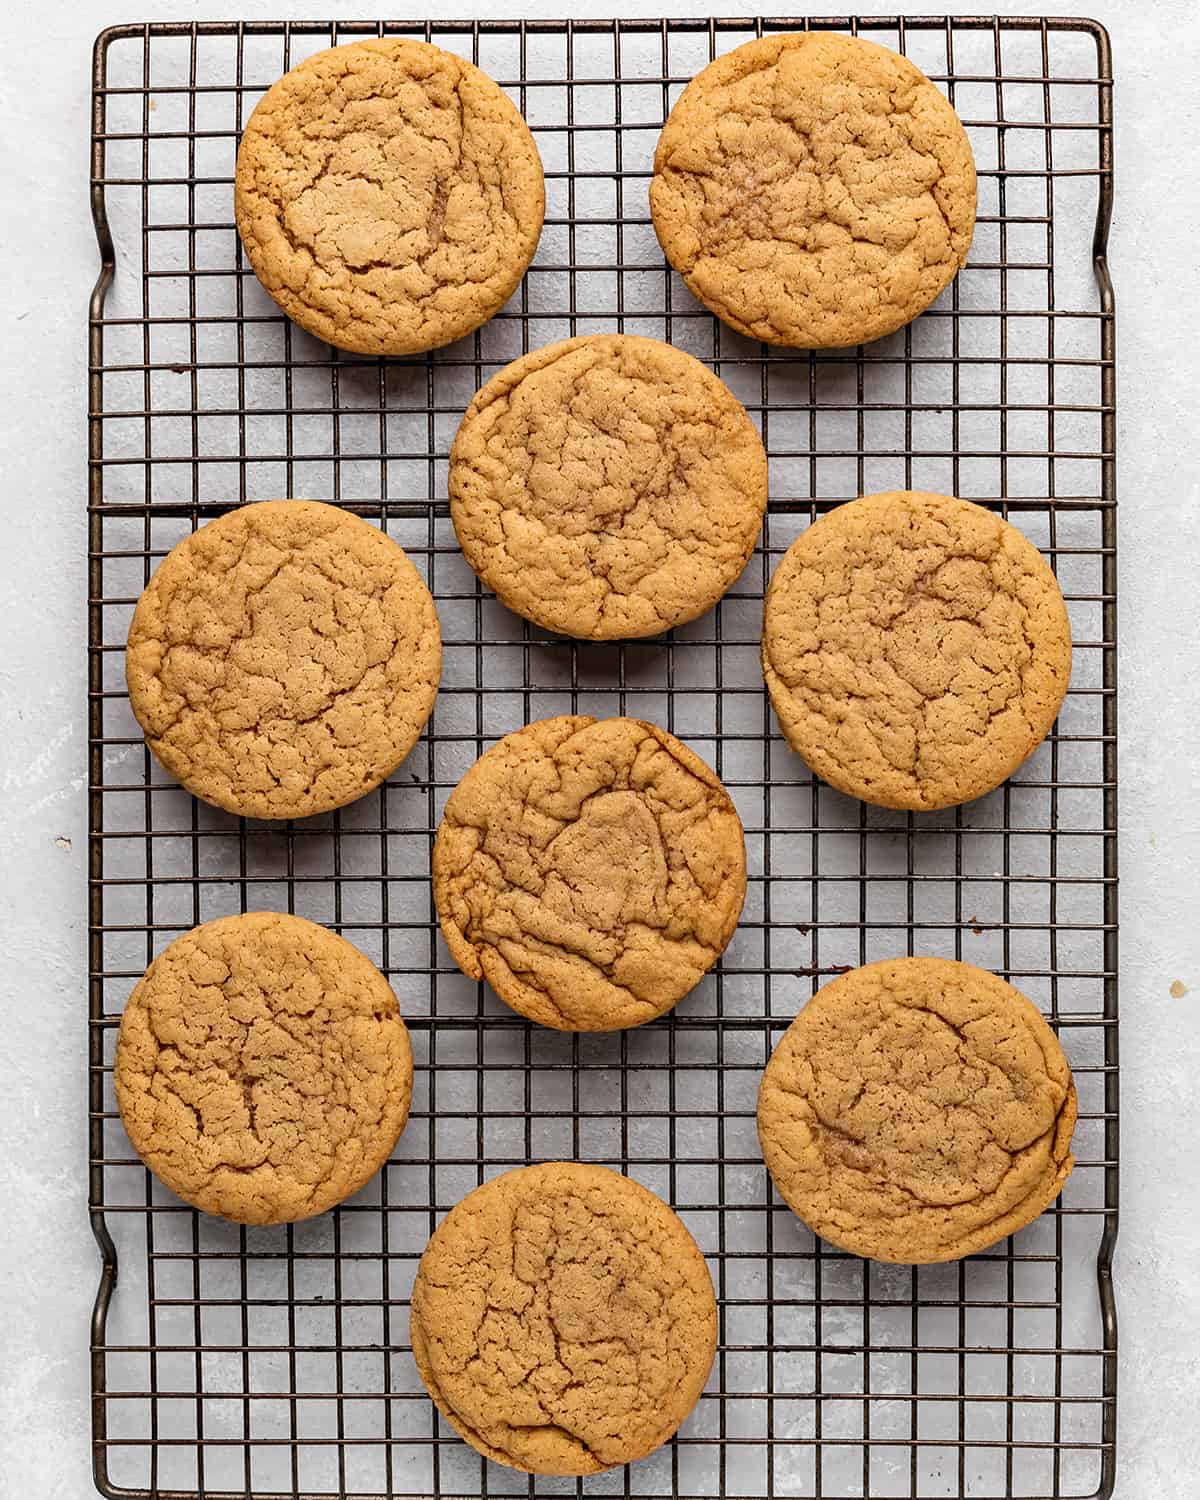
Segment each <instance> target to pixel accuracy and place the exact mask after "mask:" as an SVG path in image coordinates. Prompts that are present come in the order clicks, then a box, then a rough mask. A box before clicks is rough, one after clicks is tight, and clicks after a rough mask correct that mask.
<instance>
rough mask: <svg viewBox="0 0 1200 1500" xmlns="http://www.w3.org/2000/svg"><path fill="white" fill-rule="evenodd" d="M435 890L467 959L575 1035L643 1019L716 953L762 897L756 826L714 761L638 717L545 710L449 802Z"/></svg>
mask: <svg viewBox="0 0 1200 1500" xmlns="http://www.w3.org/2000/svg"><path fill="white" fill-rule="evenodd" d="M433 894H434V900H435V902H436V904H437V911H438V917H439V919H440V921H441V925H442V933H443V935H444V936H445V939H446V942H447V944H448V945H449V948H450V952H451V954H452V955H453V958H454V961H455V963H457V964H458V966H459V968H460V969H462V971H463V973H464V974H467V975H468V976H469V977H470V978H472V979H486V980H487V981H488V983H489V984H490V985H491V986H492V988H493V989H494V990H495V991H496V993H497V994H498V995H499V996H500V998H501V999H502V1000H504V1001H505V1002H506V1003H507V1004H509V1005H511V1006H512V1008H513V1009H514V1010H516V1011H519V1012H520V1013H521V1015H524V1016H528V1017H529V1018H530V1020H533V1021H538V1022H540V1023H541V1024H542V1025H543V1026H553V1027H555V1028H557V1029H558V1030H561V1031H611V1030H617V1029H619V1028H621V1027H625V1026H640V1025H641V1024H642V1023H643V1022H645V1021H651V1020H653V1019H654V1018H655V1017H656V1016H659V1015H662V1013H663V1012H664V1011H666V1010H669V1009H670V1008H671V1006H673V1005H674V1004H675V1003H676V1002H677V1001H678V1000H680V999H681V998H682V997H683V996H684V995H686V994H687V993H688V991H689V990H691V989H693V988H694V987H695V986H696V985H697V984H698V983H699V982H700V980H701V979H702V978H703V976H704V975H705V974H706V973H707V972H708V970H709V969H710V968H711V967H712V966H713V964H714V963H716V961H717V959H718V958H719V957H720V955H721V953H722V951H723V950H724V948H725V946H726V944H727V943H728V942H729V940H730V938H731V937H732V936H733V932H734V929H735V927H736V926H737V920H738V916H739V915H740V913H741V909H742V902H743V900H744V899H745V895H746V849H745V841H744V839H743V837H742V825H741V821H740V820H739V818H738V815H737V812H736V811H735V809H734V806H733V803H732V802H731V801H730V799H729V795H728V793H727V792H726V791H725V789H724V787H723V786H722V785H721V783H720V782H719V781H718V780H717V778H716V776H715V775H714V774H713V772H712V771H711V770H709V768H708V767H707V766H706V765H705V764H704V762H703V761H702V760H700V759H699V757H697V756H695V755H693V754H692V752H691V751H690V750H688V749H687V747H686V746H684V745H682V744H680V742H679V741H678V740H677V739H675V738H674V737H673V736H671V735H669V734H667V733H666V732H665V731H664V730H662V729H659V728H657V727H656V726H655V725H653V724H646V723H643V722H642V721H641V720H638V719H601V720H596V719H592V718H587V717H583V716H564V717H562V718H556V719H542V720H540V721H538V722H537V723H534V724H529V725H527V726H526V727H525V728H524V729H521V730H518V731H517V733H515V734H510V735H508V736H506V737H505V738H504V739H502V740H501V741H500V742H499V743H498V744H497V745H494V746H493V747H492V749H490V750H488V751H487V752H486V753H485V754H484V755H482V756H481V757H480V758H479V760H477V761H476V762H475V764H474V766H472V768H471V769H470V770H469V771H468V772H467V774H466V775H465V776H464V777H463V779H462V780H461V781H460V782H459V784H458V786H457V787H456V788H455V790H454V792H453V793H452V794H451V796H450V799H449V801H448V802H447V804H446V811H445V814H444V815H443V818H442V822H441V826H440V827H439V828H438V833H437V839H436V841H435V843H434V850H433Z"/></svg>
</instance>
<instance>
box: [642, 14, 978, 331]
mask: <svg viewBox="0 0 1200 1500" xmlns="http://www.w3.org/2000/svg"><path fill="white" fill-rule="evenodd" d="M650 208H651V212H652V214H653V218H654V227H655V229H656V231H657V233H658V238H659V241H660V242H661V244H662V247H663V251H664V252H665V254H666V256H667V259H668V260H669V261H670V262H671V264H672V265H673V266H674V267H675V269H676V270H677V271H678V272H679V273H680V274H681V275H682V277H683V279H684V281H685V282H686V283H687V285H688V287H689V288H690V289H691V291H692V292H693V293H694V295H695V296H696V297H698V298H699V299H700V301H701V302H703V303H704V304H705V305H706V306H707V307H708V308H710V309H711V310H712V311H713V312H714V313H716V314H717V316H718V317H720V318H723V319H724V320H725V322H727V323H729V324H730V325H731V326H732V327H733V328H736V329H737V330H738V331H739V332H741V333H744V334H746V335H748V336H749V337H751V338H755V339H764V340H766V341H767V342H768V343H772V344H789V345H793V346H796V347H799V348H832V347H838V346H844V345H849V344H858V343H865V342H866V341H868V340H870V339H877V338H881V337H882V336H883V335H884V334H888V333H892V332H894V331H895V330H896V329H897V328H900V327H902V326H903V325H904V324H905V323H907V322H909V321H910V320H911V319H913V318H915V317H916V316H917V314H918V313H919V312H921V311H923V309H925V308H926V307H928V306H929V304H930V303H931V302H932V301H933V299H934V298H935V297H936V296H937V295H938V293H939V292H941V291H942V289H943V288H944V287H945V286H947V285H948V284H949V282H950V281H951V279H952V278H953V277H954V275H955V274H956V273H957V272H958V270H959V269H960V268H961V267H962V265H963V264H964V263H965V261H966V258H967V251H968V249H969V248H970V245H971V236H972V234H973V232H974V228H975V163H974V159H973V157H972V155H971V146H970V143H969V141H968V140H967V136H966V132H965V131H964V130H963V127H962V124H961V122H960V120H959V118H958V116H957V115H956V114H955V112H954V110H953V108H952V106H951V105H950V104H949V103H948V101H947V100H946V99H945V98H944V96H943V95H942V94H941V93H939V92H938V90H937V89H936V88H935V87H934V86H933V84H932V83H930V82H929V80H928V79H927V78H926V77H925V75H924V74H923V73H922V72H921V71H920V69H919V68H916V67H914V66H913V64H912V63H910V62H909V61H907V59H905V58H903V57H900V56H899V55H898V54H897V53H895V52H892V51H890V50H889V49H888V48H886V47H880V46H878V45H876V44H875V43H874V42H868V41H864V40H863V39H862V38H856V37H847V36H839V35H836V34H832V33H815V32H814V33H805V34H796V35H789V36H776V37H764V38H763V39H761V40H759V41H754V42H747V43H746V44H745V46H742V47H738V48H737V49H736V50H735V51H733V52H730V53H728V54H727V55H726V56H724V57H720V58H717V60H716V61H715V62H712V63H710V64H709V65H708V67H707V68H705V69H704V71H703V72H701V73H699V74H698V75H697V76H696V77H695V78H694V79H693V80H692V82H691V83H690V84H689V85H688V87H687V88H686V89H685V90H684V92H683V94H682V96H681V97H680V99H679V102H678V103H677V104H676V105H675V108H674V109H673V110H672V111H671V114H670V117H669V119H668V120H667V123H666V125H665V126H664V127H663V132H662V135H661V136H660V138H659V143H658V149H657V151H656V153H655V157H654V178H653V181H652V183H651V186H650Z"/></svg>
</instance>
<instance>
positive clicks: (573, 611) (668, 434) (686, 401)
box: [450, 334, 767, 640]
mask: <svg viewBox="0 0 1200 1500" xmlns="http://www.w3.org/2000/svg"><path fill="white" fill-rule="evenodd" d="M766 503H767V457H766V453H765V452H764V451H763V445H762V442H761V440H760V439H759V436H758V433H757V432H756V431H755V428H754V424H753V423H752V422H751V420H750V418H749V417H748V416H747V415H746V412H745V409H744V408H743V406H742V404H741V403H740V402H739V401H738V400H737V398H736V397H735V396H734V395H733V393H732V392H731V391H730V390H729V389H728V387H727V386H725V385H724V384H723V383H722V382H721V381H720V380H718V379H717V377H716V376H715V375H714V374H713V373H712V371H711V370H709V369H707V368H706V367H705V366H704V365H702V364H701V363H700V361H699V360H696V359H693V358H692V357H691V355H690V354H684V353H683V352H682V351H681V350H679V349H674V348H672V347H671V345H670V344H663V343H660V342H659V341H658V340H657V339H646V338H635V337H631V336H629V335H626V334H600V335H592V336H588V337H584V338H578V339H568V340H567V341H566V342H564V343H559V344H551V345H549V346H548V347H546V348H544V349H538V350H536V351H535V352H534V353H532V354H527V355H525V356H524V358H522V359H518V360H516V361H515V362H514V363H513V364H511V365H509V366H508V367H507V368H506V369H503V370H501V371H500V373H499V374H498V375H495V376H493V377H492V379H491V380H489V381H488V383H487V384H486V385H485V386H484V387H483V388H482V390H480V391H479V392H478V393H477V395H476V396H475V399H474V400H473V401H472V402H471V405H470V406H469V407H468V409H467V413H466V415H465V416H464V418H463V421H462V426H461V427H460V428H459V431H458V436H457V437H456V438H455V440H454V447H453V449H452V451H451V455H450V508H451V515H452V516H453V518H454V527H455V530H456V532H457V533H458V539H459V543H460V545H461V546H462V549H463V552H464V554H465V556H466V559H467V561H468V562H469V563H470V564H471V566H472V567H473V568H474V569H475V571H476V573H478V574H479V576H480V578H481V579H482V580H483V581H484V583H485V584H487V586H488V588H490V589H492V590H494V591H495V593H496V594H497V596H498V597H499V598H500V599H501V601H502V602H503V603H504V604H506V605H508V607H509V608H510V609H514V610H516V612H517V613H518V614H520V615H523V616H524V617H525V618H526V619H529V620H532V621H533V622H534V623H535V624H537V625H541V626H543V627H544V628H545V629H547V630H558V631H562V632H563V633H564V634H565V635H573V636H581V637H586V638H591V639H596V640H598V639H611V638H614V637H618V638H619V637H629V636H646V635H657V634H659V633H660V632H661V631H664V630H668V629H670V628H671V627H672V626H673V625H681V624H683V623H684V622H685V621H687V620H692V619H695V617H696V616H697V615H699V614H702V613H703V612H704V611H705V610H706V609H709V608H710V607H711V606H712V605H713V604H715V603H716V601H717V600H718V599H719V598H720V597H721V595H722V594H724V593H725V591H726V589H728V588H729V586H730V584H732V583H733V582H734V581H735V580H736V578H737V577H738V574H739V573H741V571H742V569H743V568H744V567H745V565H746V560H747V558H748V557H749V556H750V553H751V552H752V551H753V548H754V543H755V541H756V540H757V539H758V533H759V530H760V528H761V526H762V517H763V511H764V510H765V508H766Z"/></svg>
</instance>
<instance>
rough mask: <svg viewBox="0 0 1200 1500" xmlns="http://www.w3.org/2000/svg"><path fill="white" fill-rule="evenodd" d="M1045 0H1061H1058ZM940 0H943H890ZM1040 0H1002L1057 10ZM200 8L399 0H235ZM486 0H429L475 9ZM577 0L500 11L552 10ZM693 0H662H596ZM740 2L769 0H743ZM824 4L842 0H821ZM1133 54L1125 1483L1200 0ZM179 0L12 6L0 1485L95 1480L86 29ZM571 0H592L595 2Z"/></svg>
mask: <svg viewBox="0 0 1200 1500" xmlns="http://www.w3.org/2000/svg"><path fill="white" fill-rule="evenodd" d="M1044 4H1045V0H1043V5H1044ZM869 8H871V9H875V10H876V11H881V12H886V13H890V14H895V13H896V11H897V9H899V10H901V11H905V12H909V13H927V12H928V11H929V10H930V9H931V8H932V7H931V6H930V5H929V4H928V3H925V4H917V5H910V4H899V5H898V4H897V3H896V0H890V3H889V4H886V5H880V6H875V7H869ZM1039 8H1040V7H1038V6H1037V5H1034V4H1012V3H1009V4H1005V5H1002V6H1001V9H1002V10H1003V11H1005V12H1008V13H1013V14H1020V13H1036V12H1037V11H1038V9H1039ZM199 9H200V11H201V12H202V13H203V14H204V15H205V17H206V18H221V17H228V16H239V17H263V18H266V17H275V16H277V15H278V14H279V13H280V12H284V11H287V12H290V13H291V15H292V16H293V17H297V18H298V17H310V16H311V17H316V16H324V15H328V13H329V11H330V10H336V11H338V12H339V13H340V14H341V15H342V16H344V17H346V18H349V17H350V16H362V15H370V16H375V15H380V14H383V15H386V14H394V13H395V9H396V8H395V7H394V6H389V5H384V6H379V5H376V4H371V3H366V0H364V3H362V4H354V5H351V4H346V3H339V4H337V5H332V4H330V0H325V3H323V4H313V3H311V0H303V3H295V0H293V3H292V4H290V5H285V4H281V3H279V0H240V3H239V4H238V5H235V6H231V5H229V4H228V3H225V4H221V3H217V0H214V3H213V4H212V5H210V6H202V7H200V8H199ZM470 9H471V7H470V5H469V4H466V3H463V0H450V3H448V4H447V3H436V4H431V3H430V0H426V5H425V7H424V8H423V10H422V14H424V13H426V12H428V13H432V14H433V15H435V16H437V15H447V16H457V15H461V14H464V13H466V12H469V10H470ZM564 9H571V7H564V6H563V5H562V3H561V0H557V3H549V4H533V3H526V4H524V5H521V4H519V3H518V0H513V3H511V4H500V5H498V6H497V7H496V14H505V15H507V14H510V13H511V14H522V13H523V14H526V15H528V16H547V17H549V16H553V15H555V14H556V13H560V14H561V12H562V11H563V10H564ZM611 9H617V10H619V11H620V13H621V14H623V15H635V14H644V15H655V16H657V15H661V14H672V13H674V14H688V13H691V12H692V9H693V8H692V7H691V6H687V5H672V4H670V3H668V0H649V3H646V0H623V3H622V4H621V5H619V6H616V7H606V6H589V7H588V10H589V12H594V13H595V14H608V13H610V11H611ZM724 9H725V10H726V12H727V13H730V14H745V13H747V11H748V10H749V7H748V6H741V5H739V6H733V7H725V8H724ZM820 9H821V11H822V12H827V11H828V10H829V9H831V7H829V6H822V7H821V8H820ZM1087 12H1088V13H1089V14H1092V15H1094V16H1096V17H1097V18H1098V19H1100V20H1102V21H1103V22H1105V24H1106V25H1108V27H1109V28H1110V31H1111V34H1112V42H1113V52H1114V61H1115V71H1116V90H1115V109H1116V181H1117V190H1116V214H1115V220H1114V224H1113V234H1112V243H1111V254H1110V261H1111V266H1112V273H1113V279H1114V282H1115V285H1116V292H1117V307H1118V351H1119V376H1118V382H1119V388H1120V394H1119V410H1120V422H1119V433H1118V452H1119V477H1118V488H1119V494H1120V501H1121V506H1120V575H1121V583H1120V590H1121V593H1120V601H1121V603H1120V612H1121V627H1120V638H1121V655H1120V695H1121V696H1120V716H1121V724H1122V729H1121V734H1122V751H1121V786H1122V790H1121V823H1122V836H1121V843H1120V861H1121V921H1122V933H1121V973H1122V989H1121V1004H1122V1013H1123V1014H1122V1029H1121V1051H1122V1073H1121V1083H1122V1100H1121V1112H1122V1164H1121V1199H1122V1202H1121V1208H1122V1214H1121V1233H1120V1243H1119V1246H1118V1251H1117V1259H1116V1285H1117V1293H1118V1300H1119V1315H1120V1347H1121V1354H1120V1397H1119V1437H1118V1447H1119V1462H1118V1481H1117V1495H1118V1496H1119V1497H1120V1500H1160V1497H1162V1500H1166V1497H1171V1500H1174V1497H1180V1500H1182V1497H1184V1496H1187V1495H1192V1494H1196V1493H1198V1485H1200V1480H1198V1479H1197V1475H1198V1474H1200V1424H1197V1421H1196V1413H1197V1410H1198V1409H1200V1359H1198V1358H1197V1352H1196V1337H1197V1332H1198V1330H1200V1274H1197V1273H1198V1272H1200V1191H1198V1189H1200V1174H1198V1172H1197V1159H1198V1151H1200V1083H1198V1080H1200V898H1198V894H1197V893H1198V891H1200V758H1198V756H1197V748H1196V747H1197V742H1198V740H1200V663H1198V658H1197V642H1198V641H1200V587H1197V581H1196V580H1197V574H1198V572H1200V445H1198V444H1197V437H1196V433H1197V429H1198V425H1200V424H1198V422H1197V404H1198V402H1200V341H1198V340H1197V338H1196V335H1195V327H1194V325H1195V319H1196V309H1197V294H1196V226H1197V224H1198V223H1200V172H1197V169H1196V163H1197V161H1200V91H1198V90H1197V87H1196V79H1197V77H1200V11H1198V10H1197V7H1196V5H1195V3H1194V0H1159V3H1156V4H1155V5H1153V6H1150V5H1134V4H1132V3H1129V0H1090V4H1089V5H1088V6H1087ZM196 13H197V8H196V7H195V6H193V5H191V4H187V3H184V0H167V3H159V4H157V5H156V4H153V3H150V0H146V3H144V4H141V5H130V4H129V3H128V0H72V3H70V4H66V5H62V6H57V5H47V4H44V3H42V0H6V4H5V7H4V14H3V16H2V17H0V40H2V42H3V57H4V63H5V66H4V69H3V72H2V73H0V140H2V141H3V147H2V150H3V172H2V174H0V193H2V195H3V210H4V211H3V223H4V231H3V234H2V235H0V265H2V268H3V270H2V275H0V286H2V287H3V289H4V295H3V299H2V300H0V325H2V327H3V337H2V339H0V420H2V421H3V424H4V441H3V448H2V450H0V451H2V453H3V468H4V488H3V504H4V513H5V517H6V524H7V528H8V529H7V531H6V533H5V541H4V545H3V547H0V575H2V579H3V585H2V586H3V593H2V595H0V601H2V608H3V611H4V619H5V624H6V634H7V642H8V644H7V647H6V649H5V651H4V653H3V658H2V660H0V691H2V695H3V713H4V719H3V723H4V751H3V792H4V806H3V822H2V824H0V827H2V828H3V835H2V841H0V849H2V851H3V867H4V868H3V883H2V886H0V889H2V891H3V895H2V896H0V902H2V914H3V923H2V930H3V933H4V938H5V943H6V946H7V949H8V953H9V961H8V963H7V964H6V965H5V967H4V970H3V983H4V989H5V994H4V1002H5V1009H4V1014H5V1016H6V1017H7V1020H8V1028H9V1031H8V1034H9V1044H8V1047H7V1049H6V1051H5V1058H4V1070H5V1074H6V1078H7V1085H6V1087H5V1089H4V1092H3V1096H2V1097H0V1121H2V1131H3V1141H4V1155H3V1161H4V1166H3V1181H4V1186H5V1191H4V1195H3V1199H2V1200H0V1201H2V1202H3V1211H4V1216H5V1220H6V1224H5V1231H4V1234H3V1236H2V1237H0V1305H2V1316H0V1329H2V1330H3V1332H2V1334H0V1338H2V1339H3V1343H4V1355H3V1357H0V1495H4V1496H10V1495H11V1496H13V1497H21V1500H25V1497H28V1500H38V1497H47V1500H49V1497H65V1500H76V1497H83V1496H88V1495H91V1494H92V1493H93V1490H92V1485H91V1481H90V1477H89V1463H90V1451H89V1442H88V1437H89V1407H88V1363H87V1341H88V1317H89V1313H90V1310H91V1304H92V1299H93V1296H94V1294H95V1288H96V1279H97V1269H98V1263H97V1255H96V1250H95V1246H94V1244H93V1241H92V1237H91V1233H90V1230H89V1227H88V1220H87V1214H86V1196H87V1183H86V1149H87V1136H86V1126H85V1081H86V1067H85V1034H86V1027H85V1019H84V1018H85V1013H86V1003H87V1002H86V984H85V966H86V944H85V935H86V902H85V879H86V857H87V836H86V829H87V822H86V817H87V815H86V806H85V796H84V785H85V774H84V772H85V741H86V729H85V716H84V705H85V688H86V682H85V670H86V658H85V627H86V622H85V609H84V601H85V595H86V588H85V566H84V560H85V552H86V544H87V543H86V527H85V494H86V447H85V441H86V437H85V424H84V416H85V390H84V381H85V330H86V321H85V320H86V311H87V299H88V294H89V291H90V289H91V284H92V281H93V279H94V276H95V272H96V259H97V257H96V248H95V242H94V239H93V235H92V227H91V222H90V218H89V214H88V199H87V166H88V160H87V145H86V143H87V136H88V105H89V66H90V49H91V43H92V40H93V38H94V36H95V33H96V32H97V31H98V30H99V29H101V27H103V26H104V25H107V24H110V23H113V22H116V21H121V20H137V21H141V20H145V19H191V18H192V16H193V15H194V14H196ZM575 13H576V14H578V13H579V11H578V8H577V7H575Z"/></svg>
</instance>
